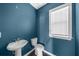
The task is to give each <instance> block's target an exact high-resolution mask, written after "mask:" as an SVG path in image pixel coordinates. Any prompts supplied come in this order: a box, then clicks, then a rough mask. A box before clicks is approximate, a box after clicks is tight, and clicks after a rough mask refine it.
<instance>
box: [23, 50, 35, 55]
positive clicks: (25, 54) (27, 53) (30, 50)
mask: <svg viewBox="0 0 79 59" xmlns="http://www.w3.org/2000/svg"><path fill="white" fill-rule="evenodd" d="M34 50H35V49H34V48H33V49H32V50H30V51H29V52H28V53H26V54H25V55H24V56H28V55H29V54H30V53H31V52H33V51H34Z"/></svg>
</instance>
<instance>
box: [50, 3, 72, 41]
mask: <svg viewBox="0 0 79 59" xmlns="http://www.w3.org/2000/svg"><path fill="white" fill-rule="evenodd" d="M66 6H69V15H70V17H68V19H70V20H69V23H68V25H69V28H68V31H69V36H68V37H63V36H61V35H59V36H56V35H54V34H52V33H51V22H50V21H51V13H52V12H53V11H55V10H58V9H61V8H64V7H66ZM49 37H51V38H58V39H65V40H71V39H72V4H71V3H67V4H63V5H60V6H58V7H56V8H53V9H51V10H49Z"/></svg>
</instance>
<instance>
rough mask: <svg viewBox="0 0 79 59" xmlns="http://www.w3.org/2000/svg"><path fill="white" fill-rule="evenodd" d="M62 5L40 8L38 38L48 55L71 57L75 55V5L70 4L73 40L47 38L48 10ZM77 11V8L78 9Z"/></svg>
mask: <svg viewBox="0 0 79 59" xmlns="http://www.w3.org/2000/svg"><path fill="white" fill-rule="evenodd" d="M59 5H62V3H51V4H50V3H48V4H47V5H45V6H44V7H42V8H40V9H39V10H38V11H37V12H38V16H37V18H38V38H39V42H41V43H43V44H44V45H45V49H46V50H47V51H49V52H50V53H53V54H55V55H58V56H61V55H62V56H73V55H75V39H76V36H75V33H76V31H75V30H76V29H75V27H76V26H75V19H76V18H75V15H76V14H75V4H72V23H73V24H72V26H73V27H72V33H73V34H72V36H73V39H72V40H70V41H68V40H62V39H55V38H50V37H49V10H50V9H53V8H55V7H57V6H59ZM78 9H79V8H78Z"/></svg>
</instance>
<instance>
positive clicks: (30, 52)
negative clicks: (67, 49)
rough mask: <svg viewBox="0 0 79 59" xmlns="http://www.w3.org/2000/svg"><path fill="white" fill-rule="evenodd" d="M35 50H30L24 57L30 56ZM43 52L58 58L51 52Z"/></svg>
mask: <svg viewBox="0 0 79 59" xmlns="http://www.w3.org/2000/svg"><path fill="white" fill-rule="evenodd" d="M34 50H35V49H34V48H33V49H32V50H30V51H29V52H28V53H26V54H25V55H24V56H28V55H29V54H30V53H31V52H33V51H34ZM43 52H45V53H47V54H48V55H50V56H56V55H54V54H52V53H50V52H48V51H46V50H43Z"/></svg>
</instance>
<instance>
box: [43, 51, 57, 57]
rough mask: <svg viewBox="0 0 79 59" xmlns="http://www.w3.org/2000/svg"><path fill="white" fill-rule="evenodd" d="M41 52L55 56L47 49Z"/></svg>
mask: <svg viewBox="0 0 79 59" xmlns="http://www.w3.org/2000/svg"><path fill="white" fill-rule="evenodd" d="M43 52H45V53H47V54H48V55H50V56H56V55H54V54H52V53H50V52H48V51H46V50H43Z"/></svg>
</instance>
